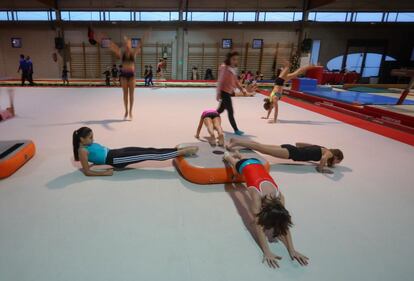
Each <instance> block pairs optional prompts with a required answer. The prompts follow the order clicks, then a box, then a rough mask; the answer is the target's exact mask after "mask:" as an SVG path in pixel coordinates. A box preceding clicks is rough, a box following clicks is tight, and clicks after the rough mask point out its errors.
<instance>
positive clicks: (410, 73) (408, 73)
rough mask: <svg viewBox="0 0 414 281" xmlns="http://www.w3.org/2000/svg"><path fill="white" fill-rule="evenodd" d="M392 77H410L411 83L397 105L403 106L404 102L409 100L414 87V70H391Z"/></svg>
mask: <svg viewBox="0 0 414 281" xmlns="http://www.w3.org/2000/svg"><path fill="white" fill-rule="evenodd" d="M391 75H392V76H398V77H408V78H410V82H408V85H407V87H406V88H405V89H404V91H403V92H402V94H401V97H400V98H399V100H398V102H397V104H398V105H400V104H403V103H404V100H405V99H406V98H407V96H408V94H409V93H410V90H411V88H412V87H413V86H414V69H404V68H402V69H393V70H391Z"/></svg>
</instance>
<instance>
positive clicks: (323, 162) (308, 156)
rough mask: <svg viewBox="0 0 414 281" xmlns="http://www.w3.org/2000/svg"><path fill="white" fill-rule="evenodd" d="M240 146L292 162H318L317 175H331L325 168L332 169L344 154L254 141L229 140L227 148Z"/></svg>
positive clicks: (307, 145)
mask: <svg viewBox="0 0 414 281" xmlns="http://www.w3.org/2000/svg"><path fill="white" fill-rule="evenodd" d="M237 146H241V147H245V148H249V149H253V150H256V151H258V152H260V153H263V154H267V155H270V156H273V157H276V158H281V159H292V160H293V161H316V162H319V164H318V166H316V170H317V171H318V172H319V173H327V174H332V173H333V172H332V171H331V170H329V169H326V168H325V166H328V167H331V168H332V167H334V166H335V164H339V163H341V161H342V160H343V159H344V154H343V153H342V151H341V150H339V149H336V148H332V149H328V148H325V147H323V146H319V145H313V144H308V143H300V142H299V143H296V145H291V144H282V145H280V146H279V145H267V144H261V143H258V142H254V141H248V140H241V139H231V140H230V143H229V145H228V146H227V148H228V149H229V150H232V149H234V147H237Z"/></svg>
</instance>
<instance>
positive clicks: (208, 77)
mask: <svg viewBox="0 0 414 281" xmlns="http://www.w3.org/2000/svg"><path fill="white" fill-rule="evenodd" d="M204 80H214V76H213V71H212V70H211V68H207V69H206V74H205V75H204Z"/></svg>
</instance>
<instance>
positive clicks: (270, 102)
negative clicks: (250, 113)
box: [262, 62, 314, 123]
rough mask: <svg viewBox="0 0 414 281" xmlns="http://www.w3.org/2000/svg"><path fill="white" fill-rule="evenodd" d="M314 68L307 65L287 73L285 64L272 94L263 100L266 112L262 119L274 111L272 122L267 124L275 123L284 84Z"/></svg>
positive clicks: (287, 68) (287, 65)
mask: <svg viewBox="0 0 414 281" xmlns="http://www.w3.org/2000/svg"><path fill="white" fill-rule="evenodd" d="M313 67H314V66H312V65H308V66H305V67H301V68H299V69H297V70H296V71H294V72H292V73H289V68H290V63H289V62H286V63H285V65H284V67H283V68H282V70H281V72H280V74H279V77H277V78H276V80H275V86H274V87H273V90H272V92H271V93H270V95H269V97H268V98H266V99H265V100H264V104H263V108H264V109H265V110H266V111H267V116H266V117H262V119H269V117H270V114H271V113H272V110H273V109H274V110H275V113H274V116H273V119H272V120H269V123H276V121H277V115H278V113H279V104H278V102H279V100H280V99H281V98H282V93H283V86H284V84H285V82H287V81H289V80H291V79H293V78H296V77H298V76H299V75H302V74H304V73H306V71H307V70H309V69H310V68H313Z"/></svg>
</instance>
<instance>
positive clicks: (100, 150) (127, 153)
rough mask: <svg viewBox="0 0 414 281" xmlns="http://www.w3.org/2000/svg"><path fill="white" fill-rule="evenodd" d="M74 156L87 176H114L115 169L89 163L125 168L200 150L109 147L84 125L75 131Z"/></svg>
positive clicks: (178, 147)
mask: <svg viewBox="0 0 414 281" xmlns="http://www.w3.org/2000/svg"><path fill="white" fill-rule="evenodd" d="M72 142H73V156H74V158H75V160H76V161H80V162H81V164H82V172H83V173H84V174H85V176H112V174H113V169H106V170H104V171H96V170H92V169H91V166H90V165H89V163H93V164H94V165H110V166H112V167H114V168H118V169H123V168H125V167H126V166H128V165H131V164H135V163H139V162H142V161H148V160H153V161H165V160H169V159H173V158H176V157H178V156H182V155H187V156H188V155H193V154H196V153H197V151H198V147H197V146H187V147H180V146H177V147H175V148H144V147H124V148H119V149H109V148H107V147H105V146H103V145H100V144H98V143H96V142H94V140H93V132H92V130H91V129H90V128H88V127H82V128H79V129H78V130H76V131H74V132H73V139H72Z"/></svg>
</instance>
